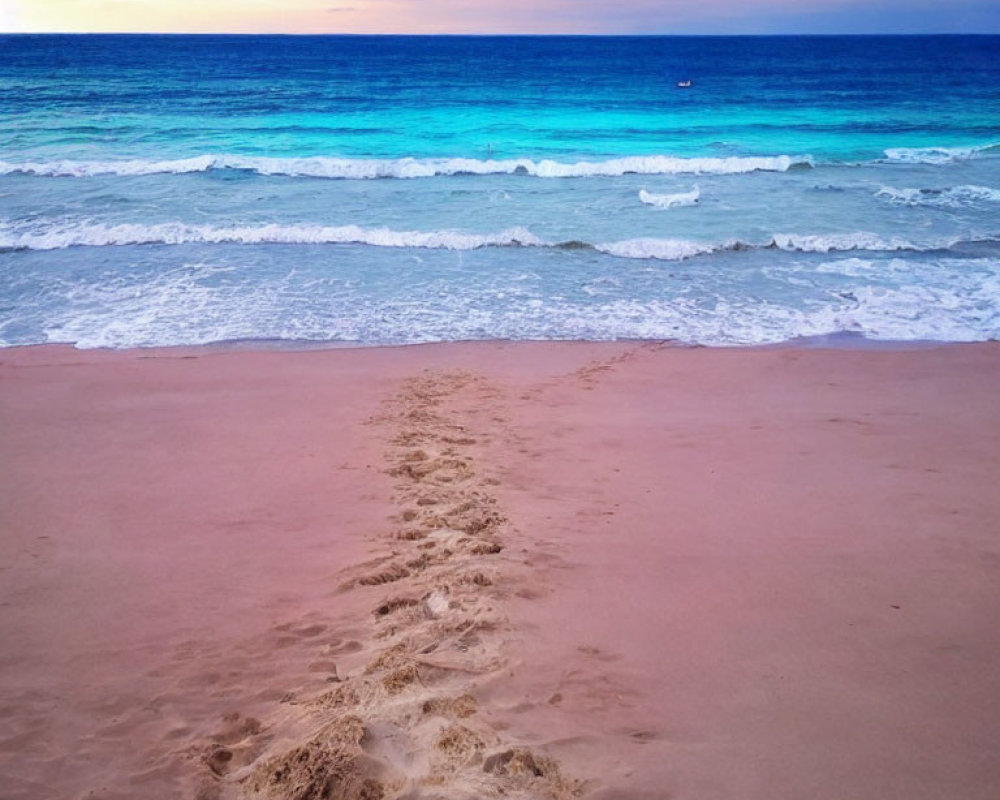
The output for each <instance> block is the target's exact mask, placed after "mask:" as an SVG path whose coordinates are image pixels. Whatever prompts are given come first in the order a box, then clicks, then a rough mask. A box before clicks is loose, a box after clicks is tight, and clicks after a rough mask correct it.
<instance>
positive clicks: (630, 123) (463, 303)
mask: <svg viewBox="0 0 1000 800" xmlns="http://www.w3.org/2000/svg"><path fill="white" fill-rule="evenodd" d="M687 79H690V80H691V81H692V82H693V85H692V86H691V87H690V88H678V87H677V82H678V81H681V80H687ZM839 332H854V333H860V334H863V335H865V336H868V337H871V338H875V339H903V340H909V339H940V340H981V339H988V338H996V337H997V336H998V334H1000V37H997V36H978V37H972V36H941V37H873V36H866V37H745V38H741V37H693V38H673V37H624V38H619V37H607V38H603V37H598V38H592V37H582V38H573V37H281V36H275V37H269V36H232V37H225V36H197V37H195V36H0V343H2V344H5V345H13V344H27V343H37V342H47V341H64V342H73V343H76V344H78V345H80V346H102V345H104V346H116V347H117V346H136V345H139V346H142V345H158V344H182V343H183V344H189V343H198V342H210V341H222V340H229V339H242V338H251V339H255V338H256V339H262V338H268V339H291V340H296V339H298V340H324V341H341V342H361V343H368V344H381V343H396V342H414V341H428V340H442V339H443V340H449V339H465V338H493V337H510V338H591V339H604V338H620V337H648V338H670V339H678V340H681V341H685V342H700V343H707V344H750V343H758V342H771V341H783V340H788V339H792V338H795V337H798V336H808V335H822V334H829V333H839Z"/></svg>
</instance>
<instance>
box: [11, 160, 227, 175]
mask: <svg viewBox="0 0 1000 800" xmlns="http://www.w3.org/2000/svg"><path fill="white" fill-rule="evenodd" d="M215 163H216V159H215V158H213V157H212V156H196V157H194V158H180V159H174V160H166V161H147V160H143V159H133V160H129V161H20V162H12V161H0V175H11V174H14V173H20V174H24V175H41V176H45V177H65V178H88V177H91V176H94V175H159V174H162V173H183V172H205V171H206V170H209V169H212V168H213V167H214V166H215Z"/></svg>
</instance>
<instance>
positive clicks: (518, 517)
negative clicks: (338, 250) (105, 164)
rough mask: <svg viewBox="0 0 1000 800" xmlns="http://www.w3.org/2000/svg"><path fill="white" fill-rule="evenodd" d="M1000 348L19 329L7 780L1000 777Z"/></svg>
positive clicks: (0, 419)
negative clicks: (274, 341) (95, 336)
mask: <svg viewBox="0 0 1000 800" xmlns="http://www.w3.org/2000/svg"><path fill="white" fill-rule="evenodd" d="M998 397H1000V347H998V346H997V345H994V344H987V345H963V346H947V347H935V348H925V349H907V350H818V349H817V350H809V349H756V350H728V351H727V350H710V349H678V348H671V347H664V346H660V345H657V344H653V343H646V344H643V343H639V344H637V343H620V344H578V343H565V344H559V343H547V344H530V343H526V344H508V343H482V344H455V345H441V346H427V347H412V348H385V349H377V350H323V351H311V352H305V351H301V352H293V351H270V352H268V351H249V350H247V351H239V350H231V351H226V350H219V349H214V350H213V349H193V350H166V351H148V352H121V353H107V352H78V351H73V350H70V349H68V348H62V347H44V348H15V349H10V350H6V351H3V352H2V353H0V448H2V454H3V455H2V462H0V523H2V538H0V569H2V572H0V576H2V581H0V604H2V606H0V607H2V609H3V611H2V614H0V641H2V642H3V643H4V644H3V650H2V653H0V690H2V701H0V785H2V786H3V790H2V792H0V794H2V795H3V796H4V797H11V798H52V799H53V800H63V799H64V798H65V800H69V799H70V798H84V797H89V798H104V799H106V800H119V799H123V798H134V797H138V796H142V797H150V798H173V797H185V798H197V800H236V799H237V798H258V799H261V800H263V799H264V798H267V799H268V800H279V799H280V800H314V799H316V800H318V798H365V799H368V800H375V799H376V798H387V799H388V798H400V799H402V798H413V799H414V800H415V799H416V798H462V799H466V798H467V799H468V800H471V799H472V798H500V797H503V798H539V800H557V799H562V798H567V799H568V798H574V797H586V798H594V799H595V800H616V799H617V798H637V799H638V800H652V798H668V797H669V798H692V800H694V799H697V800H723V799H724V798H741V799H743V800H747V799H749V800H782V799H783V798H788V800H793V799H794V800H798V799H800V798H804V797H808V798H819V799H823V798H830V800H833V798H845V797H850V798H862V799H863V800H868V799H869V798H870V799H871V800H892V799H893V798H899V799H900V800H903V799H904V798H905V800H921V799H922V798H927V799H928V800H930V798H941V797H949V798H951V797H954V798H958V797H961V798H968V799H969V800H980V799H981V800H987V798H995V797H997V796H1000V760H998V759H997V758H996V742H997V741H1000V671H998V670H996V668H995V665H996V664H997V663H1000V633H998V628H997V626H996V619H997V618H998V612H1000V496H998V495H997V493H996V492H995V485H996V483H997V479H998V478H1000V455H998V454H1000V402H998V400H997V398H998Z"/></svg>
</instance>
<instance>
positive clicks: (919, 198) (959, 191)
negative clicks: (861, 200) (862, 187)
mask: <svg viewBox="0 0 1000 800" xmlns="http://www.w3.org/2000/svg"><path fill="white" fill-rule="evenodd" d="M875 196H876V197H879V198H881V199H883V200H887V201H889V202H890V203H896V204H898V205H905V206H945V207H950V208H959V207H961V206H965V205H970V204H972V203H1000V189H991V188H990V187H988V186H971V185H968V186H954V187H952V188H950V189H896V188H893V187H892V186H883V187H881V188H880V189H879V190H878V191H877V192H876V193H875Z"/></svg>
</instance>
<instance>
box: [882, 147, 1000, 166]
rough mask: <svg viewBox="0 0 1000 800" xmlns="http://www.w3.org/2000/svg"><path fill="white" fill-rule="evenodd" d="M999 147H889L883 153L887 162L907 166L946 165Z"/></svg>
mask: <svg viewBox="0 0 1000 800" xmlns="http://www.w3.org/2000/svg"><path fill="white" fill-rule="evenodd" d="M997 147H1000V145H997V144H987V145H980V146H978V147H977V146H972V147H891V148H889V149H888V150H886V151H885V156H886V158H887V159H888V160H889V161H900V162H904V163H907V164H948V163H950V162H952V161H967V160H968V159H970V158H976V157H977V156H979V155H982V154H983V153H986V152H988V151H992V150H996V149H997Z"/></svg>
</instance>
